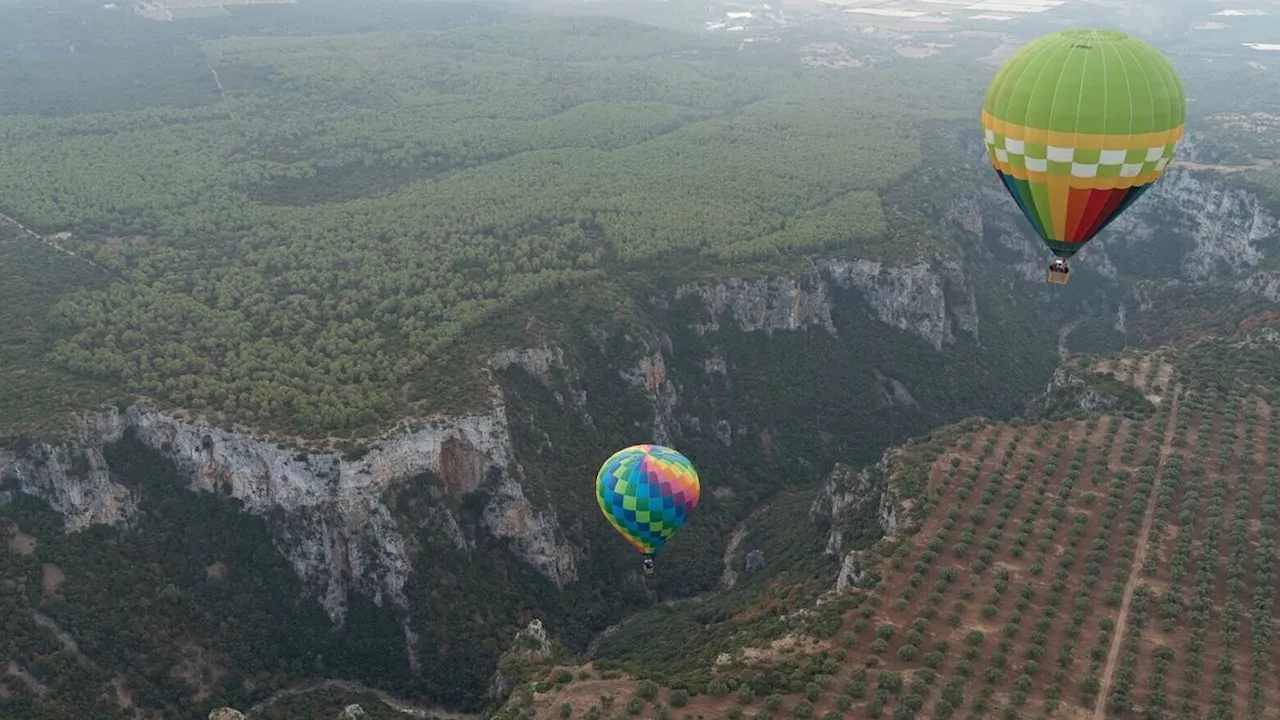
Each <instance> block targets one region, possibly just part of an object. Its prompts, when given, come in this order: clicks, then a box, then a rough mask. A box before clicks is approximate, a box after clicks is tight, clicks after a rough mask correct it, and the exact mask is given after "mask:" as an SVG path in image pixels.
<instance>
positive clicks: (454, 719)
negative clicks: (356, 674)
mask: <svg viewBox="0 0 1280 720" xmlns="http://www.w3.org/2000/svg"><path fill="white" fill-rule="evenodd" d="M321 690H346V691H347V692H352V693H368V694H370V695H376V696H377V697H378V699H379V700H381V701H382V704H384V705H386V706H387V707H389V708H391V709H392V710H395V711H397V712H401V713H404V714H405V715H408V716H409V717H414V718H434V719H435V720H480V717H481V716H480V715H468V714H467V713H456V712H451V711H449V710H440V709H438V708H421V707H415V706H413V705H410V704H409V703H407V702H404V701H403V700H398V699H396V698H394V697H391V696H390V695H388V694H387V693H384V692H382V691H381V690H375V689H373V688H371V687H365V686H364V685H361V684H360V683H355V682H350V681H347V680H325V681H324V682H319V683H316V684H314V685H305V686H302V687H292V688H285V689H284V690H279V691H277V692H276V693H275V694H273V695H272V696H271V697H269V698H267V699H266V700H263V701H262V702H260V703H258V704H257V705H254V706H253V707H251V708H249V710H248V711H247V712H246V713H245V714H244V715H245V717H246V718H250V717H253V716H255V715H257V714H259V713H261V712H262V711H263V710H265V709H267V708H268V707H270V706H271V705H274V704H276V703H278V702H280V701H281V700H285V699H288V698H291V697H296V696H298V695H307V694H309V693H313V692H319V691H321Z"/></svg>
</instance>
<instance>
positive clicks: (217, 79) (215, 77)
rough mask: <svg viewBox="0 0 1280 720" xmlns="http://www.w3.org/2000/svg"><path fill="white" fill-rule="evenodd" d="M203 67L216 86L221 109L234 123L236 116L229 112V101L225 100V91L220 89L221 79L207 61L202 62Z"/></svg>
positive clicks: (222, 88)
mask: <svg viewBox="0 0 1280 720" xmlns="http://www.w3.org/2000/svg"><path fill="white" fill-rule="evenodd" d="M204 66H205V67H207V68H209V72H211V73H213V82H214V84H215V85H217V86H218V94H219V95H221V96H222V107H223V108H224V109H225V110H226V111H227V117H229V118H231V121H232V122H235V121H236V114H235V113H234V112H233V111H232V110H231V101H230V100H228V99H227V89H226V88H224V87H222V78H220V77H218V71H217V70H216V69H215V68H214V67H213V65H210V64H209V61H208V60H205V61H204Z"/></svg>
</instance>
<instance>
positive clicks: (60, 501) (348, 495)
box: [0, 403, 577, 622]
mask: <svg viewBox="0 0 1280 720" xmlns="http://www.w3.org/2000/svg"><path fill="white" fill-rule="evenodd" d="M81 427H82V431H81V433H80V434H79V435H80V436H79V437H76V438H71V439H68V440H66V441H64V442H62V443H59V444H57V445H48V444H32V445H30V446H29V447H25V448H22V449H20V450H19V451H17V452H15V451H13V450H0V476H13V477H16V478H17V479H18V482H19V487H20V488H21V490H22V491H24V492H28V493H31V494H33V495H38V496H40V497H43V498H45V499H46V500H48V501H49V502H50V503H51V504H52V505H53V506H54V507H55V508H56V509H58V510H59V511H60V512H62V513H63V514H64V516H65V517H66V524H67V528H68V530H78V529H82V528H84V527H87V526H89V525H91V524H94V523H113V524H118V523H125V522H127V521H128V518H129V514H130V513H131V512H132V510H133V505H132V501H131V496H130V493H129V491H128V489H127V488H124V487H123V486H121V485H119V484H116V483H115V482H113V481H112V480H111V479H110V469H109V468H108V467H107V463H106V461H105V459H104V458H103V455H102V447H103V445H104V444H106V443H110V442H113V441H116V440H119V439H120V437H121V436H122V435H123V434H124V432H125V431H126V429H131V430H133V431H134V432H136V433H137V435H138V437H139V439H140V440H142V442H144V443H145V444H146V445H148V446H150V447H152V448H154V449H156V450H158V451H159V452H161V453H163V454H164V455H165V456H167V457H169V458H170V459H172V460H173V461H174V463H175V464H176V465H177V467H178V468H179V469H180V470H182V471H183V472H184V473H185V474H186V475H187V476H188V478H189V479H190V482H191V485H192V487H193V488H194V489H198V490H203V491H208V492H222V493H226V494H228V495H230V496H232V497H235V498H238V499H240V500H241V501H243V502H244V504H245V508H246V509H247V510H248V511H250V512H256V513H263V512H266V511H268V510H272V509H282V510H285V511H286V513H288V514H289V516H290V518H291V521H290V522H288V523H285V524H283V525H282V526H281V527H280V528H279V529H278V530H279V532H280V537H279V539H278V543H277V544H278V547H279V549H280V551H281V552H282V553H283V554H284V555H285V556H286V557H288V558H289V559H290V560H291V561H292V563H293V565H294V567H295V569H296V570H297V571H298V574H299V576H300V577H302V578H303V579H304V580H307V581H309V582H310V583H311V584H312V585H313V586H314V587H315V588H316V589H317V591H318V593H319V595H320V597H321V598H322V603H323V605H324V607H325V609H326V610H327V611H328V612H329V614H330V617H331V618H332V619H333V620H334V621H335V622H341V621H342V618H343V614H344V612H345V602H346V597H347V592H348V590H350V589H358V590H362V591H364V592H366V593H367V594H369V595H370V596H371V597H373V598H375V600H376V601H377V602H378V603H379V604H381V603H382V602H383V601H390V602H392V603H395V604H397V605H403V604H404V603H405V602H406V599H405V597H404V595H403V588H404V584H405V581H406V579H407V578H408V575H409V573H410V571H411V569H412V557H411V553H410V549H409V545H408V543H407V541H406V534H407V531H409V530H410V529H409V528H404V527H401V526H400V524H399V521H398V520H397V518H395V517H393V516H392V514H391V512H390V511H389V509H388V507H387V505H386V504H385V502H384V496H385V493H386V492H387V491H388V490H390V489H392V488H393V487H395V486H396V485H397V484H400V483H405V482H411V481H414V480H412V479H413V478H419V477H420V476H422V474H423V473H426V472H430V473H433V474H434V475H435V476H436V477H437V478H438V479H439V482H440V483H441V485H442V488H441V489H442V490H443V492H444V493H445V494H447V495H448V496H450V497H452V498H454V499H458V498H461V497H463V496H465V495H468V494H471V493H474V492H476V491H479V490H483V491H485V492H486V494H487V496H488V498H489V500H488V503H487V505H486V506H485V508H484V511H483V518H484V521H485V525H486V527H487V528H488V530H489V531H490V532H492V533H493V534H494V535H495V536H497V537H500V538H508V539H510V540H511V541H512V542H513V544H514V547H515V548H516V550H517V551H518V552H519V553H520V554H521V555H522V556H523V557H524V559H525V560H527V561H528V562H529V563H530V564H531V565H532V566H533V567H535V568H536V569H538V570H539V571H540V572H542V573H543V574H544V575H546V576H547V577H548V578H550V579H551V580H552V581H553V582H555V583H556V584H557V585H558V586H563V585H565V584H566V583H568V582H571V581H573V580H574V579H575V578H576V577H577V571H576V567H575V556H574V551H573V549H572V548H571V547H570V546H569V545H568V544H567V542H566V541H565V540H564V538H563V534H562V532H561V530H560V527H559V524H558V522H557V519H556V515H555V510H554V508H553V507H550V506H548V505H546V504H545V503H544V504H542V506H541V507H535V506H534V504H533V503H532V502H530V500H529V498H527V497H526V496H525V493H524V489H523V488H522V486H521V482H520V480H521V476H522V469H521V467H520V465H519V464H518V463H517V462H515V459H514V458H513V457H512V456H511V438H510V435H509V433H508V430H507V417H506V411H505V408H504V406H503V405H501V404H500V403H495V404H494V405H493V406H492V407H491V408H489V410H488V411H487V412H481V413H476V414H473V415H467V416H463V417H458V418H452V419H447V420H436V421H432V422H428V423H423V424H420V425H418V426H416V427H410V428H406V429H403V430H402V431H400V432H398V433H396V434H393V435H390V436H388V437H387V438H386V439H384V440H383V441H382V442H380V443H379V444H378V445H377V446H376V447H374V448H373V449H372V450H370V451H369V452H368V453H367V454H365V455H364V456H362V457H359V458H346V457H343V456H342V455H341V454H339V453H311V454H307V453H302V454H299V453H297V452H295V451H291V450H288V449H286V448H284V447H281V446H279V445H276V444H274V443H272V442H269V441H267V440H264V439H261V438H259V437H256V436H254V435H252V434H249V433H246V432H242V431H232V430H227V429H223V428H218V427H213V426H210V425H206V424H204V423H202V422H199V421H192V420H182V419H178V418H175V417H173V416H172V415H168V414H165V413H161V412H158V411H156V410H154V409H152V408H149V407H146V406H143V405H134V406H132V407H129V408H128V409H127V410H125V411H124V412H120V411H118V410H117V409H115V408H110V409H106V410H101V411H97V412H91V413H87V414H86V415H85V416H84V419H83V422H82V423H81ZM77 458H82V459H81V460H77ZM77 462H78V463H79V466H80V467H79V468H76V465H77ZM417 481H421V480H417ZM434 522H436V523H437V524H438V526H439V529H440V530H442V531H443V532H444V533H446V534H447V535H448V536H449V537H450V538H452V540H453V542H454V543H455V544H456V545H457V546H458V547H459V548H460V549H467V546H468V541H467V540H466V538H464V536H463V534H462V532H461V531H460V530H459V528H458V523H457V519H456V518H455V517H453V516H452V515H451V514H450V512H449V511H448V510H447V509H445V508H443V507H442V508H440V509H439V510H438V511H437V512H436V514H435V517H434Z"/></svg>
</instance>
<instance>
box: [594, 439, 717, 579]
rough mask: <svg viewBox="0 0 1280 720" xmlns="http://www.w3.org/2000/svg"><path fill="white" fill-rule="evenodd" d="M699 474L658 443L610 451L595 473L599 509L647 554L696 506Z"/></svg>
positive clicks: (699, 492)
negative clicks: (610, 454) (611, 453)
mask: <svg viewBox="0 0 1280 720" xmlns="http://www.w3.org/2000/svg"><path fill="white" fill-rule="evenodd" d="M700 494H701V486H700V485H699V483H698V473H697V471H696V470H694V469H693V464H692V463H690V462H689V459H688V458H686V457H685V456H684V455H681V454H680V453H678V452H676V451H675V450H672V449H671V448H667V447H663V446H661V445H633V446H632V447H629V448H624V449H622V450H619V451H618V452H616V453H614V454H613V455H612V456H610V457H609V459H608V460H606V461H605V463H604V465H602V466H601V467H600V472H599V473H598V474H597V475H596V500H598V501H599V502H600V510H601V511H603V512H604V516H605V517H606V518H607V519H608V520H609V523H610V524H612V525H613V527H614V529H615V530H617V531H618V532H619V533H620V534H621V535H622V536H623V537H624V538H626V539H627V541H628V542H630V543H631V544H632V545H634V546H635V548H636V549H637V550H639V551H640V552H642V553H645V554H646V555H652V554H654V553H656V552H657V551H658V550H660V549H661V548H662V546H663V545H665V544H666V542H667V539H668V538H670V537H671V536H672V535H673V534H675V532H676V531H677V530H679V529H680V528H681V527H682V526H683V525H684V524H685V522H686V521H687V520H688V519H689V516H690V515H691V514H692V513H693V511H694V509H695V508H696V507H698V497H699V495H700Z"/></svg>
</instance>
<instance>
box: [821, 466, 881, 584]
mask: <svg viewBox="0 0 1280 720" xmlns="http://www.w3.org/2000/svg"><path fill="white" fill-rule="evenodd" d="M898 454H899V451H898V450H896V449H895V450H890V451H888V452H886V453H885V455H884V457H882V458H881V460H880V462H878V463H876V464H875V465H873V466H871V467H868V468H864V469H862V470H860V471H856V470H854V469H853V468H851V467H849V466H847V465H843V464H840V465H836V467H835V468H834V469H833V470H832V471H831V474H830V475H829V476H828V477H827V480H826V481H825V482H824V483H823V484H822V485H821V486H820V487H819V488H818V491H817V494H816V496H815V497H814V501H813V505H811V506H810V508H809V516H810V518H811V519H812V520H813V521H815V522H818V523H819V524H820V525H823V526H826V527H827V528H828V530H827V543H826V548H825V550H824V552H825V553H826V554H827V555H833V556H836V557H839V558H840V559H841V566H840V573H839V575H838V576H837V579H836V590H837V591H841V590H844V589H845V588H847V587H849V586H850V585H853V584H856V583H857V582H859V581H860V579H861V576H862V567H863V562H862V559H861V550H860V549H859V548H857V547H854V546H855V545H857V544H858V543H855V542H852V540H853V539H852V538H850V537H849V535H851V534H853V533H857V534H858V535H860V536H862V538H863V540H864V541H865V540H866V539H869V538H870V537H871V536H878V535H892V534H894V533H896V532H897V530H898V527H899V520H898V518H899V512H900V509H901V501H900V500H899V498H898V495H897V492H896V491H895V489H894V488H893V485H892V483H891V479H892V473H893V469H894V467H895V464H896V459H897V456H898ZM868 521H870V522H868ZM869 526H870V527H869Z"/></svg>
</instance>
